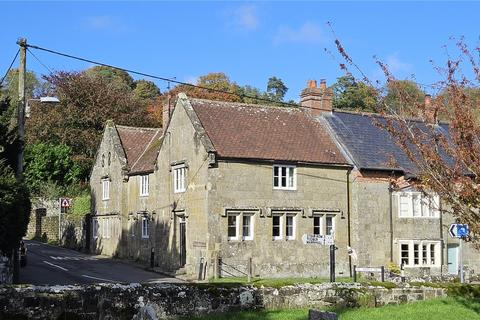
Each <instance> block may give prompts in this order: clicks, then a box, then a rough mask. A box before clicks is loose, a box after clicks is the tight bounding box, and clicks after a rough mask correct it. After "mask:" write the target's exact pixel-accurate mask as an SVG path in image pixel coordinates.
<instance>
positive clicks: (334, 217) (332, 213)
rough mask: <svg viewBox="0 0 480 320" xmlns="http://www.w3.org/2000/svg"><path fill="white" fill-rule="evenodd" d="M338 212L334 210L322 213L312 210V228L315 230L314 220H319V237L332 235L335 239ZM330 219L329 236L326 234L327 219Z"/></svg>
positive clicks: (321, 211)
mask: <svg viewBox="0 0 480 320" xmlns="http://www.w3.org/2000/svg"><path fill="white" fill-rule="evenodd" d="M338 215H339V212H335V211H334V210H332V211H323V210H319V211H317V210H312V215H311V217H312V218H313V224H314V225H313V228H314V229H315V218H319V222H320V225H319V226H318V227H319V229H320V230H319V231H320V233H319V235H322V236H325V235H332V236H333V237H335V231H336V228H337V219H338ZM329 217H331V218H332V227H331V229H332V231H331V233H330V234H328V233H327V218H329Z"/></svg>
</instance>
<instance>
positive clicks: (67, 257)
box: [50, 256, 98, 261]
mask: <svg viewBox="0 0 480 320" xmlns="http://www.w3.org/2000/svg"><path fill="white" fill-rule="evenodd" d="M50 258H51V259H53V260H74V261H79V260H85V261H97V260H98V259H97V258H95V257H82V256H65V257H62V256H50Z"/></svg>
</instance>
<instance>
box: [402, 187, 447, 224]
mask: <svg viewBox="0 0 480 320" xmlns="http://www.w3.org/2000/svg"><path fill="white" fill-rule="evenodd" d="M439 203H440V198H439V197H438V196H436V195H434V196H431V195H425V194H424V193H422V192H418V191H407V192H399V193H398V215H399V217H400V218H438V217H439V215H440V214H439V209H438V208H439Z"/></svg>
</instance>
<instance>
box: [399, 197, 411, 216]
mask: <svg viewBox="0 0 480 320" xmlns="http://www.w3.org/2000/svg"><path fill="white" fill-rule="evenodd" d="M399 198H400V216H401V217H408V216H409V213H410V207H411V202H410V197H408V196H407V195H400V197H399Z"/></svg>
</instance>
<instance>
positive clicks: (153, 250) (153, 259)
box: [150, 247, 155, 269]
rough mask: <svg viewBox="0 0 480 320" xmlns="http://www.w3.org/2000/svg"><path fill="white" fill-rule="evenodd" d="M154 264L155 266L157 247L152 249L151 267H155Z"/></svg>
mask: <svg viewBox="0 0 480 320" xmlns="http://www.w3.org/2000/svg"><path fill="white" fill-rule="evenodd" d="M154 266H155V248H154V247H152V249H151V250H150V268H152V269H153V267H154Z"/></svg>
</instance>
